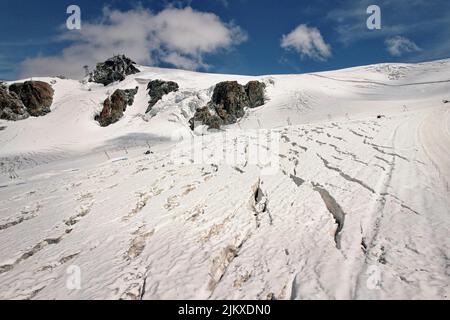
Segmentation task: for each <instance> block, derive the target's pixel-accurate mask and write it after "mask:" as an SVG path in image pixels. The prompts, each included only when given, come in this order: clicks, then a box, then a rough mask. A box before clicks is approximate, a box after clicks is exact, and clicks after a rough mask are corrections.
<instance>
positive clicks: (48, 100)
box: [9, 81, 54, 117]
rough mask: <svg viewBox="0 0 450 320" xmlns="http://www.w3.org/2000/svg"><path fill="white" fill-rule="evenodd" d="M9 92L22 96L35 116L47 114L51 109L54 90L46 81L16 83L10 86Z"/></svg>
mask: <svg viewBox="0 0 450 320" xmlns="http://www.w3.org/2000/svg"><path fill="white" fill-rule="evenodd" d="M9 92H10V93H15V94H16V95H17V96H18V97H19V98H20V100H21V101H22V103H23V104H24V106H25V107H26V109H27V111H28V113H29V114H30V115H31V116H33V117H40V116H45V115H46V114H47V113H50V111H51V110H50V106H51V105H52V103H53V95H54V90H53V89H52V87H51V85H49V84H48V83H46V82H43V81H26V82H25V83H14V84H12V85H10V86H9Z"/></svg>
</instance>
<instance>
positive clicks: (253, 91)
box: [245, 81, 266, 108]
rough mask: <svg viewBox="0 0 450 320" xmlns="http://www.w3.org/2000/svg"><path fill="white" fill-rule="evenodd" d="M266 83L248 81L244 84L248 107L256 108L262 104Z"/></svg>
mask: <svg viewBox="0 0 450 320" xmlns="http://www.w3.org/2000/svg"><path fill="white" fill-rule="evenodd" d="M265 89H266V85H265V84H264V83H262V82H259V81H250V82H249V83H247V84H246V86H245V92H246V93H247V96H248V100H249V103H250V105H249V107H250V108H256V107H259V106H262V105H263V104H264V103H265V100H266V98H265V92H264V90H265Z"/></svg>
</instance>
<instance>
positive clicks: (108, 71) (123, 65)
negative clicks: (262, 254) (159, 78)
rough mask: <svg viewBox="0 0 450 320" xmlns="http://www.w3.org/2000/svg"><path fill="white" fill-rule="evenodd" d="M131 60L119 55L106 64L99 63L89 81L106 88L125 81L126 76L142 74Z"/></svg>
mask: <svg viewBox="0 0 450 320" xmlns="http://www.w3.org/2000/svg"><path fill="white" fill-rule="evenodd" d="M134 64H136V63H135V62H134V61H132V60H131V59H129V58H127V57H126V56H124V55H117V56H114V57H112V58H109V59H108V60H106V61H105V62H102V63H98V64H97V67H96V68H95V70H94V71H92V72H91V73H90V74H89V81H90V82H96V83H101V84H103V85H105V86H107V85H109V84H111V83H113V82H116V81H123V80H125V77H126V76H129V75H131V74H136V73H138V72H140V70H139V69H137V68H136V67H135V66H134Z"/></svg>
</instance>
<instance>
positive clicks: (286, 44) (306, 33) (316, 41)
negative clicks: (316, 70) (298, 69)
mask: <svg viewBox="0 0 450 320" xmlns="http://www.w3.org/2000/svg"><path fill="white" fill-rule="evenodd" d="M281 47H282V48H284V49H291V50H294V51H296V52H298V53H299V54H300V56H301V57H302V58H303V57H308V58H311V59H314V60H322V61H323V60H327V59H328V58H329V57H331V55H332V53H331V46H330V45H329V44H327V43H326V42H325V40H324V39H323V37H322V35H321V34H320V31H319V30H318V29H317V28H314V27H308V26H307V25H305V24H301V25H299V26H298V27H297V28H295V29H294V30H293V31H291V32H290V33H288V34H287V35H283V37H282V39H281Z"/></svg>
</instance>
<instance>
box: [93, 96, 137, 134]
mask: <svg viewBox="0 0 450 320" xmlns="http://www.w3.org/2000/svg"><path fill="white" fill-rule="evenodd" d="M137 92H138V87H136V88H135V89H127V90H120V89H117V90H116V91H114V93H113V94H112V96H111V97H108V98H106V100H105V102H104V103H103V110H102V112H101V113H100V114H99V115H97V116H96V117H95V120H96V121H98V122H99V123H100V125H101V126H102V127H107V126H109V125H110V124H113V123H115V122H117V121H119V120H120V118H122V117H123V113H124V112H125V110H126V109H127V106H131V105H132V104H133V102H134V96H135V95H136V94H137Z"/></svg>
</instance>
